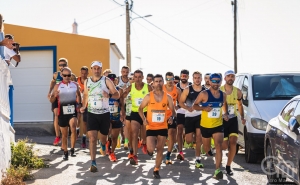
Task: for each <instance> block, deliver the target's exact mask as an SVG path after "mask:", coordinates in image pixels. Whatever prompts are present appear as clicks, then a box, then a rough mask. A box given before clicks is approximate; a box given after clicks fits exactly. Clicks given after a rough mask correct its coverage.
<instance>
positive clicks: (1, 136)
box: [0, 60, 15, 181]
mask: <svg viewBox="0 0 300 185" xmlns="http://www.w3.org/2000/svg"><path fill="white" fill-rule="evenodd" d="M0 84H1V86H0V181H1V178H2V171H5V170H6V169H7V168H8V167H9V164H10V159H11V150H10V143H11V142H15V131H14V129H13V128H12V127H11V126H10V122H9V119H10V118H9V117H10V106H9V96H8V90H9V85H11V77H10V72H9V69H8V66H7V65H6V63H5V61H4V60H3V61H2V60H0Z"/></svg>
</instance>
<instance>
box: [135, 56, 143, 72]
mask: <svg viewBox="0 0 300 185" xmlns="http://www.w3.org/2000/svg"><path fill="white" fill-rule="evenodd" d="M135 58H137V59H140V68H139V70H142V58H141V57H135Z"/></svg>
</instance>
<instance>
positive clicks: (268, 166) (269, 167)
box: [263, 142, 286, 183]
mask: <svg viewBox="0 0 300 185" xmlns="http://www.w3.org/2000/svg"><path fill="white" fill-rule="evenodd" d="M274 159H275V157H274V155H273V152H272V147H271V145H270V143H269V142H267V143H266V160H264V163H263V167H264V169H265V172H266V174H267V178H268V181H269V183H276V182H285V181H286V178H283V177H282V175H281V174H278V173H277V172H276V169H275V165H274Z"/></svg>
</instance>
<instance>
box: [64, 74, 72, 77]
mask: <svg viewBox="0 0 300 185" xmlns="http://www.w3.org/2000/svg"><path fill="white" fill-rule="evenodd" d="M62 76H63V77H71V74H68V75H66V74H62Z"/></svg>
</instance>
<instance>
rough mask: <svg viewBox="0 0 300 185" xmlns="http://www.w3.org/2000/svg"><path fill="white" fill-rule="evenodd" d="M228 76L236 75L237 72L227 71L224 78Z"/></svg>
mask: <svg viewBox="0 0 300 185" xmlns="http://www.w3.org/2000/svg"><path fill="white" fill-rule="evenodd" d="M227 75H235V72H234V71H232V70H229V71H226V72H225V74H224V76H227Z"/></svg>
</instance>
